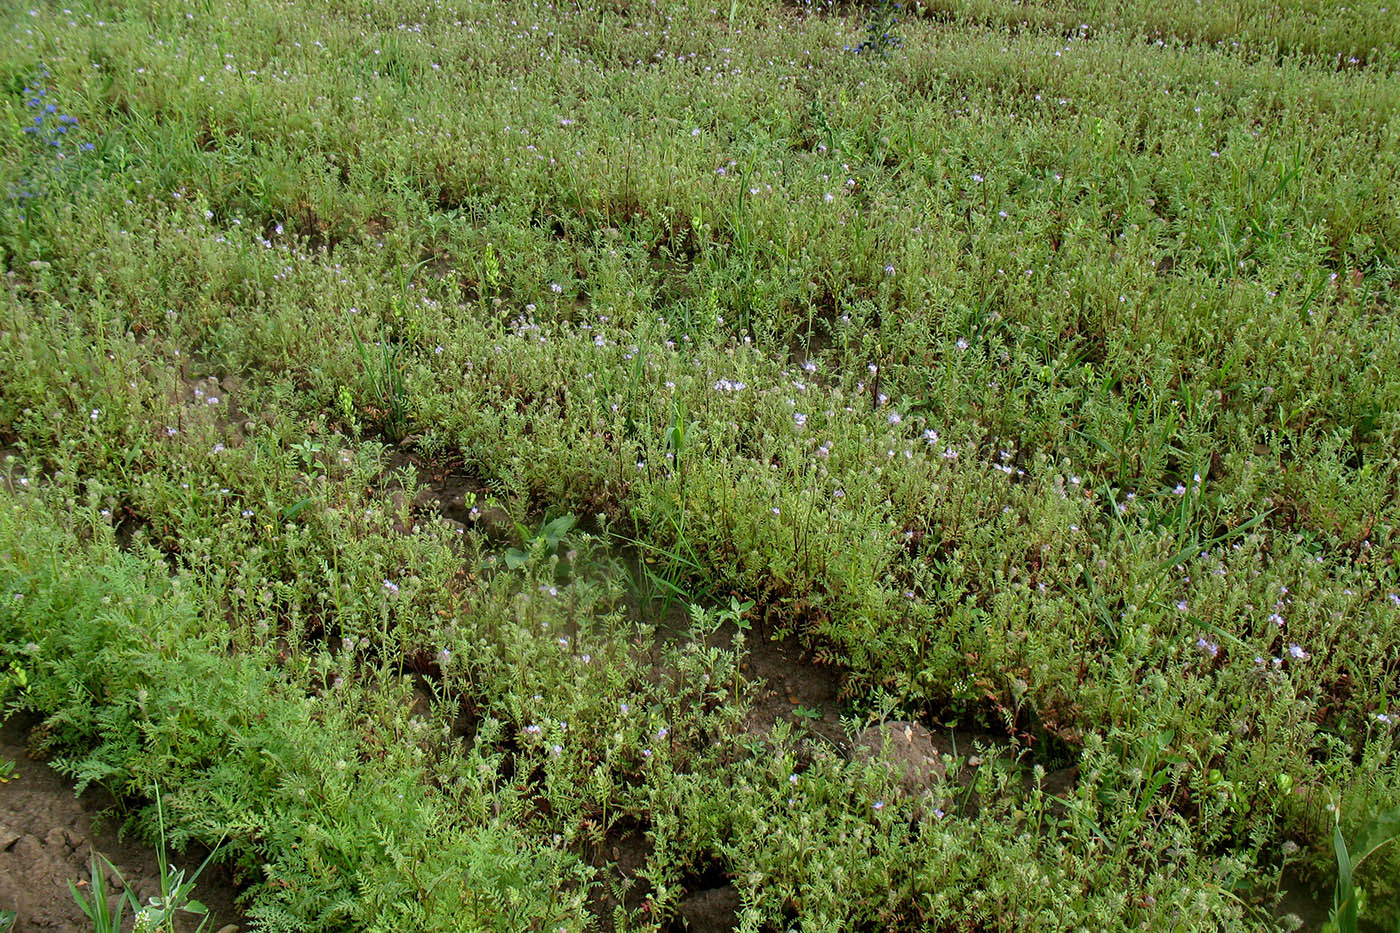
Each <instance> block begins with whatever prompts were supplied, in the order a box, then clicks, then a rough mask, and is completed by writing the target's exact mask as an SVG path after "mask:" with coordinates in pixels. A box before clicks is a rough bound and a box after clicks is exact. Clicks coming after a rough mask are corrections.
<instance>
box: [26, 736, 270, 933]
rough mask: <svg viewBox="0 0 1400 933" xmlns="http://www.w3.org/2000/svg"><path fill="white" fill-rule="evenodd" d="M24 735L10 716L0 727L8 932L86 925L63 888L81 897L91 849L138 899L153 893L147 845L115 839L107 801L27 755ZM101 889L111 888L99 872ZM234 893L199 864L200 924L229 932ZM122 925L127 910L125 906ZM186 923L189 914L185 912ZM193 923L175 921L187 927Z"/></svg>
mask: <svg viewBox="0 0 1400 933" xmlns="http://www.w3.org/2000/svg"><path fill="white" fill-rule="evenodd" d="M26 738H27V733H26V730H25V729H24V728H23V726H22V725H21V724H20V723H19V722H17V721H16V720H15V719H14V718H12V719H10V720H9V721H8V722H6V723H5V724H4V726H3V727H2V728H0V760H3V761H13V762H15V768H14V772H13V773H12V774H11V775H10V777H9V779H8V780H7V781H5V782H4V783H0V910H13V911H14V912H15V914H16V916H15V925H14V928H13V930H14V933H36V931H41V930H81V929H83V928H85V927H86V928H87V929H91V928H92V924H91V922H90V921H88V920H87V919H86V918H85V917H84V916H83V913H82V911H81V910H79V908H78V905H77V903H76V902H75V901H74V899H73V895H72V894H71V893H70V891H69V889H68V883H69V882H70V881H71V882H73V883H74V884H77V885H78V886H79V890H80V891H81V892H82V893H83V894H84V895H87V896H90V894H91V887H90V883H89V880H88V879H89V877H90V873H91V868H90V864H91V862H90V860H91V855H92V853H93V852H94V851H96V852H97V853H98V854H99V855H101V856H105V857H106V858H107V859H109V860H110V861H111V862H112V864H113V865H114V866H115V867H116V869H117V871H118V872H120V873H121V876H122V877H123V878H124V879H125V880H126V882H127V883H128V884H129V885H130V886H131V887H132V888H133V890H134V891H135V892H136V894H137V896H138V897H139V898H140V899H141V902H142V903H143V904H144V903H146V902H147V899H148V898H150V897H151V896H152V895H159V894H160V874H159V869H158V866H157V862H156V853H155V852H154V850H152V849H150V848H148V847H145V846H140V845H134V844H132V843H130V842H125V841H123V840H121V839H119V838H118V837H117V834H116V831H115V829H114V828H113V827H112V826H111V825H110V823H111V821H109V820H102V819H100V815H101V813H102V811H104V810H106V809H108V808H110V807H111V806H112V800H111V798H109V797H106V796H105V795H104V794H103V793H102V792H100V791H98V790H95V789H90V790H88V791H87V792H85V793H84V794H83V795H82V796H81V797H78V796H75V795H74V794H73V784H72V782H71V781H69V780H68V779H67V778H65V777H64V776H63V775H61V774H59V773H58V772H57V771H54V770H53V769H52V768H50V767H49V766H48V765H47V764H44V763H43V762H42V761H36V760H35V759H33V758H31V757H30V755H29V749H28V746H27V743H26ZM172 858H173V862H174V864H177V865H179V866H180V867H182V868H185V869H186V870H187V871H193V870H194V869H195V868H197V867H198V865H199V862H201V861H203V858H204V853H199V854H198V855H196V854H195V853H194V852H193V851H191V852H187V853H185V854H183V855H181V854H173V855H172ZM106 874H107V880H108V882H109V888H108V890H109V891H111V890H113V889H114V888H116V885H114V884H110V882H112V881H115V878H113V877H112V875H111V873H110V872H107V873H106ZM237 894H238V889H237V887H236V886H235V885H234V884H233V881H232V879H231V878H230V877H229V875H228V874H227V872H226V871H224V870H223V869H222V868H221V867H218V866H214V865H211V866H210V867H209V868H207V869H205V872H204V874H203V875H201V876H200V878H199V881H198V884H197V885H196V887H195V891H194V896H195V897H196V898H197V899H198V900H200V901H201V902H203V903H204V904H205V905H206V906H207V907H208V908H209V911H210V915H211V918H212V920H211V922H210V923H209V924H208V925H207V926H206V927H205V929H206V930H213V931H218V933H236V931H237V930H238V929H239V928H240V925H242V924H243V922H244V921H243V918H242V913H241V911H239V910H238V908H237V907H236V906H235V904H234V898H235V897H236V896H237ZM126 918H127V922H128V927H126V928H128V929H129V924H130V919H131V911H130V910H127V911H126ZM186 919H188V920H191V921H193V920H194V919H195V918H193V917H188V918H186ZM197 925H198V924H197V922H189V923H182V924H181V926H180V929H181V930H193V929H195V927H196V926H197Z"/></svg>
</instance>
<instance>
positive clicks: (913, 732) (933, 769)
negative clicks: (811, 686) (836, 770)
mask: <svg viewBox="0 0 1400 933" xmlns="http://www.w3.org/2000/svg"><path fill="white" fill-rule="evenodd" d="M851 757H852V759H853V760H856V761H865V760H870V759H877V760H880V761H883V762H884V763H885V764H886V765H887V766H889V767H890V768H891V769H892V770H893V771H894V773H895V774H897V775H898V777H899V785H900V789H901V790H902V791H903V792H904V793H905V794H906V795H908V796H909V797H924V796H928V795H931V794H932V792H933V788H934V786H935V785H937V784H938V783H940V782H941V781H942V780H943V778H944V777H945V775H946V774H947V773H948V769H947V766H946V765H944V764H943V756H942V755H941V754H940V753H939V750H938V746H937V745H936V744H935V742H934V739H933V735H932V734H930V733H929V731H928V730H927V729H925V728H924V727H923V726H921V725H919V724H918V723H916V722H887V723H885V724H884V725H880V726H871V727H870V728H868V729H866V730H865V731H864V732H862V733H861V734H860V736H859V737H858V738H857V739H856V744H855V747H854V748H853V749H852V750H851Z"/></svg>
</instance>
